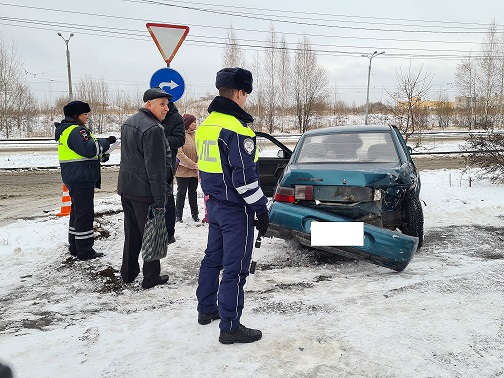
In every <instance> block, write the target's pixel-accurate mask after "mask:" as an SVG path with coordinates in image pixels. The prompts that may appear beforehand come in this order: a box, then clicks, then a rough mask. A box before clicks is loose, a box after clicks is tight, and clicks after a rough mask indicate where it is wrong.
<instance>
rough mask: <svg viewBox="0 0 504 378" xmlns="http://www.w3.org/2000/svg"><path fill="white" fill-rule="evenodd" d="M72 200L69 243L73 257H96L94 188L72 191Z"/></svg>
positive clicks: (70, 192) (70, 191)
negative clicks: (94, 247) (94, 246)
mask: <svg viewBox="0 0 504 378" xmlns="http://www.w3.org/2000/svg"><path fill="white" fill-rule="evenodd" d="M68 193H69V194H70V198H71V199H72V205H71V207H70V221H69V222H68V243H69V244H70V246H69V250H70V254H71V255H72V256H77V258H79V259H87V258H89V257H91V256H93V255H94V253H95V250H94V249H93V245H94V231H93V221H94V188H84V189H70V190H69V191H68Z"/></svg>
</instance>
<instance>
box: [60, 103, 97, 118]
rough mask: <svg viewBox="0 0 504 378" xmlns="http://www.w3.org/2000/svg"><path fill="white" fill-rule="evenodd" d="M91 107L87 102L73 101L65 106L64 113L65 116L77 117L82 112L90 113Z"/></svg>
mask: <svg viewBox="0 0 504 378" xmlns="http://www.w3.org/2000/svg"><path fill="white" fill-rule="evenodd" d="M90 111H91V108H90V107H89V104H88V103H87V102H83V101H72V102H69V103H68V104H66V105H65V106H64V107H63V114H64V115H65V117H76V116H79V115H81V114H82V113H89V112H90Z"/></svg>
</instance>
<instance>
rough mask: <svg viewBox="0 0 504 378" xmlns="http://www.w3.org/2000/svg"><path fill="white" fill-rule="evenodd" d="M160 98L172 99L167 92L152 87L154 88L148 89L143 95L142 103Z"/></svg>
mask: <svg viewBox="0 0 504 378" xmlns="http://www.w3.org/2000/svg"><path fill="white" fill-rule="evenodd" d="M161 97H166V98H167V99H168V101H169V100H171V99H172V98H173V96H172V95H171V94H169V93H168V92H165V91H163V90H162V89H161V88H159V87H154V88H149V89H147V90H146V91H145V93H144V95H143V102H147V101H149V100H154V99H155V98H161Z"/></svg>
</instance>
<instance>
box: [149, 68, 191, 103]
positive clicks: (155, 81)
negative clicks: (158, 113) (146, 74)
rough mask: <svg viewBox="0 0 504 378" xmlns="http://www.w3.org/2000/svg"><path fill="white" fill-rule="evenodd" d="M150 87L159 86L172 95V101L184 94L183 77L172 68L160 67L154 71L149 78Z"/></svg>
mask: <svg viewBox="0 0 504 378" xmlns="http://www.w3.org/2000/svg"><path fill="white" fill-rule="evenodd" d="M150 87H151V88H153V87H160V88H161V89H163V90H164V91H165V92H168V93H169V94H171V95H172V96H173V98H172V100H171V101H172V102H175V101H177V100H178V99H179V98H180V97H182V95H183V94H184V89H185V85H184V79H183V78H182V76H181V75H180V74H179V73H178V72H177V71H175V70H174V69H172V68H168V67H166V68H161V69H159V70H157V71H156V72H154V75H152V78H151V80H150Z"/></svg>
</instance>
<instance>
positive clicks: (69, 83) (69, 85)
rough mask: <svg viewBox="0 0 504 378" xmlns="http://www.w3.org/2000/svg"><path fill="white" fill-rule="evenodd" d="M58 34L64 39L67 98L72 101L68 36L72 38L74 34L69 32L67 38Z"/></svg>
mask: <svg viewBox="0 0 504 378" xmlns="http://www.w3.org/2000/svg"><path fill="white" fill-rule="evenodd" d="M58 35H59V36H60V37H61V39H63V41H65V44H66V58H67V72H68V98H69V99H70V101H73V92H72V73H71V70H70V50H69V49H68V42H70V38H72V37H73V36H74V35H73V33H70V37H68V39H65V38H64V37H63V36H62V35H61V33H58Z"/></svg>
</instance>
